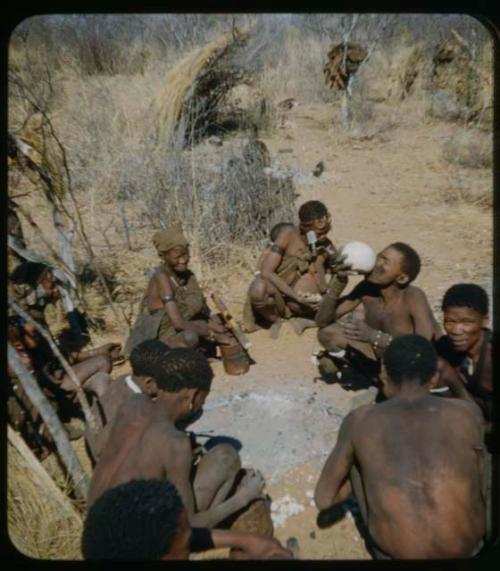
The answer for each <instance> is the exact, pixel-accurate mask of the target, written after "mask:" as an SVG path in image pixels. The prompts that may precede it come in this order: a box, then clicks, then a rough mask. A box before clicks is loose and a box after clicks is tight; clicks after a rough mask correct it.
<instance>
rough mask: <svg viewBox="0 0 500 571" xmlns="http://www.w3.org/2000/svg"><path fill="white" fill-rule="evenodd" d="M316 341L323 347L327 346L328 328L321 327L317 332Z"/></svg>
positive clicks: (328, 339) (328, 338)
mask: <svg viewBox="0 0 500 571" xmlns="http://www.w3.org/2000/svg"><path fill="white" fill-rule="evenodd" d="M318 341H319V342H320V344H321V345H322V346H323V347H326V346H327V345H329V341H330V333H329V332H328V327H323V328H322V329H319V330H318Z"/></svg>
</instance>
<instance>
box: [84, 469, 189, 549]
mask: <svg viewBox="0 0 500 571" xmlns="http://www.w3.org/2000/svg"><path fill="white" fill-rule="evenodd" d="M182 510H183V505H182V501H181V498H180V496H179V494H178V492H177V490H176V488H175V486H174V485H173V484H171V483H170V482H168V481H166V480H132V481H130V482H127V483H125V484H120V485H119V486H116V487H115V488H111V489H110V490H107V491H106V492H104V494H102V496H100V497H99V498H98V499H97V500H96V501H95V503H94V504H93V505H92V506H91V508H90V510H89V512H88V514H87V518H86V520H85V523H84V526H83V535H82V553H83V557H84V559H114V560H159V559H161V558H162V557H164V556H165V555H166V554H167V553H168V552H169V551H170V549H171V548H172V545H173V542H174V539H175V535H176V533H177V529H178V526H179V516H180V514H181V512H182Z"/></svg>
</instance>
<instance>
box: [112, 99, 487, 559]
mask: <svg viewBox="0 0 500 571" xmlns="http://www.w3.org/2000/svg"><path fill="white" fill-rule="evenodd" d="M335 129H340V128H339V127H334V125H333V123H332V109H331V107H329V106H327V105H317V106H314V105H307V106H306V105H299V106H298V107H296V108H293V109H292V110H291V111H290V112H289V114H288V115H287V118H286V121H285V127H284V128H283V129H278V130H277V131H276V132H274V133H273V135H272V136H270V137H267V138H266V137H265V136H263V137H262V138H263V140H264V141H265V143H266V144H267V145H268V147H269V149H270V152H271V156H272V158H273V162H274V164H275V165H279V166H280V167H283V168H289V169H290V172H293V173H295V175H296V187H297V192H298V193H299V195H300V196H299V198H298V200H297V203H298V205H300V204H301V203H302V202H305V201H306V200H310V199H317V200H321V201H323V202H324V203H325V204H326V205H327V206H328V208H329V209H330V210H331V213H332V216H333V230H332V239H333V241H334V242H335V243H336V244H337V245H338V244H342V243H345V242H348V241H350V240H362V241H366V242H368V243H369V244H371V245H372V247H373V248H374V249H376V250H379V249H381V248H383V247H384V246H386V245H388V244H389V243H391V242H394V241H404V242H407V243H409V244H410V245H411V246H413V247H414V248H415V249H416V250H417V251H418V252H419V254H420V256H421V258H422V261H423V267H422V270H421V274H420V276H419V277H418V278H417V280H416V282H415V283H416V285H419V286H420V287H422V288H423V289H424V290H425V291H426V293H427V295H428V297H429V300H430V302H431V305H432V307H433V309H434V310H435V312H436V317H437V318H438V319H439V320H440V319H441V315H440V311H439V304H440V300H441V298H442V295H443V293H444V291H445V290H446V289H447V288H448V287H449V286H450V285H452V284H453V283H456V282H459V281H474V282H476V283H479V284H481V285H483V286H484V287H486V288H487V289H488V291H490V292H491V279H492V214H491V212H490V211H486V210H481V209H480V208H478V207H477V206H474V205H471V204H466V203H459V204H455V205H450V204H447V203H446V202H445V201H444V200H443V193H445V192H446V190H447V189H449V188H450V185H452V184H453V181H454V180H455V178H456V177H460V180H461V181H462V182H463V183H464V184H466V185H470V186H478V185H479V186H481V187H482V188H491V187H492V175H491V173H490V172H489V171H485V170H464V169H462V170H460V169H457V168H452V167H450V166H449V165H448V164H447V163H445V162H444V161H443V160H442V159H441V152H442V151H441V149H442V144H443V141H445V140H446V138H447V137H448V136H449V135H450V134H451V133H452V132H453V129H454V127H453V126H450V125H447V124H443V123H440V124H425V123H423V122H422V123H417V124H416V122H415V121H413V123H408V124H406V123H402V124H399V125H396V126H393V127H392V128H391V129H390V130H388V131H385V132H384V134H383V136H380V137H378V138H373V139H362V138H358V139H357V140H354V139H352V138H350V139H349V138H347V137H346V136H345V135H342V134H341V133H337V132H336V131H335ZM283 149H288V150H287V152H280V151H283ZM290 149H291V152H290ZM320 160H322V161H323V162H324V163H325V167H326V169H325V172H324V173H323V174H322V175H321V176H320V177H319V178H316V177H313V176H312V175H311V172H312V170H313V168H314V166H315V165H316V164H317V163H318V162H319V161H320ZM250 279H251V274H249V275H246V276H245V275H244V276H242V275H235V276H234V277H233V279H232V280H231V281H230V282H229V283H228V284H227V287H226V288H224V291H222V293H223V295H227V296H228V299H229V301H230V306H231V308H232V311H233V312H234V314H235V315H236V316H240V315H241V310H242V305H243V299H244V294H245V290H246V287H247V285H248V283H249V281H250ZM348 287H349V286H348ZM117 333H118V332H115V333H108V334H107V336H106V337H107V338H108V339H109V338H114V339H116V338H117V337H119V335H118V334H117ZM250 338H251V341H252V348H251V349H250V353H251V355H252V356H253V358H254V359H255V361H256V364H255V365H253V366H252V367H251V369H250V371H249V372H248V373H247V374H245V375H242V376H229V375H227V374H225V373H224V370H223V368H222V366H221V363H215V364H214V370H215V373H216V376H215V380H214V383H213V389H212V392H211V394H210V396H209V398H208V400H207V403H206V406H205V412H204V414H203V416H202V417H201V418H200V419H199V420H198V421H197V422H196V423H195V424H194V425H192V426H191V427H190V428H191V429H192V430H194V431H195V432H200V433H204V434H207V435H208V436H223V437H230V438H232V439H235V440H233V441H234V442H235V444H236V445H237V446H238V447H240V453H241V456H242V459H243V463H244V464H245V465H248V466H250V465H251V466H253V467H255V468H258V469H260V470H261V471H262V472H263V473H264V475H265V477H266V480H267V482H268V483H267V488H266V490H267V492H268V493H269V494H270V496H271V497H272V499H273V519H274V523H275V532H276V536H277V537H278V538H279V539H280V540H283V541H286V539H287V538H288V537H292V536H293V537H296V538H297V539H298V540H299V545H300V556H301V558H306V559H325V558H326V559H328V558H332V559H366V558H369V555H368V553H367V551H366V549H365V546H364V544H363V541H362V539H361V537H360V535H359V533H358V531H357V529H356V526H355V525H354V522H353V519H352V517H351V516H350V514H349V513H348V514H347V516H346V517H345V518H344V519H342V520H341V521H339V522H338V523H336V524H335V525H333V526H332V527H330V528H328V529H319V528H318V526H317V525H316V517H317V511H316V509H315V508H314V507H313V505H312V492H313V490H314V486H315V483H316V481H317V478H318V476H319V473H320V470H321V467H322V465H323V463H324V461H325V459H326V457H327V455H328V454H329V452H330V451H331V449H332V448H333V446H334V445H335V442H336V436H337V432H338V429H339V426H340V423H341V421H342V418H343V417H344V416H345V415H346V414H347V413H348V411H349V410H351V408H353V407H355V406H357V405H359V404H360V403H362V402H363V401H364V400H369V399H370V398H371V396H372V395H371V394H369V393H367V392H366V391H364V392H360V391H358V392H357V393H353V392H348V391H345V390H343V389H342V388H340V387H338V386H335V385H326V384H325V383H323V382H321V381H315V377H316V375H317V370H316V368H315V366H314V365H313V363H312V361H311V355H312V353H313V351H314V350H315V349H316V348H317V347H318V345H317V342H316V340H315V338H316V337H315V332H314V331H313V330H308V331H306V332H305V333H304V334H303V335H302V336H298V335H297V334H296V333H295V332H294V331H293V329H292V327H291V325H290V324H289V323H285V324H283V327H282V329H281V331H280V335H279V337H278V338H277V339H272V338H271V337H270V332H269V331H262V330H261V331H258V332H256V333H254V334H252V335H251V336H250ZM102 340H103V341H104V340H105V339H104V338H103V339H102ZM124 340H125V339H123V341H124ZM119 372H122V371H121V370H119V371H117V373H119ZM353 397H354V400H353Z"/></svg>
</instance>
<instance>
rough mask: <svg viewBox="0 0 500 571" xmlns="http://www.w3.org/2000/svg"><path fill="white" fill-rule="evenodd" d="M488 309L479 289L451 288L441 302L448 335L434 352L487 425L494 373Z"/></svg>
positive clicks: (441, 339) (489, 418)
mask: <svg viewBox="0 0 500 571" xmlns="http://www.w3.org/2000/svg"><path fill="white" fill-rule="evenodd" d="M488 305H489V304H488V294H487V293H486V292H485V291H484V289H483V288H482V287H480V286H478V285H475V284H466V283H461V284H456V285H454V286H452V287H450V288H449V289H448V290H447V292H446V293H445V294H444V297H443V302H442V309H443V318H444V320H443V324H444V329H445V331H446V333H447V335H444V336H442V337H441V338H440V339H439V341H438V342H437V350H438V353H439V354H440V355H441V356H442V357H443V358H444V359H445V360H446V361H447V363H449V364H450V365H451V366H452V367H453V368H454V369H455V371H456V372H457V373H458V375H459V377H460V379H461V381H462V382H463V384H464V386H465V388H466V390H467V391H468V393H469V394H470V395H471V396H472V398H473V399H474V400H475V401H476V403H477V404H478V405H479V407H480V408H481V410H482V411H483V415H484V417H485V419H486V420H487V421H488V422H490V421H491V413H492V406H493V370H492V332H491V329H489V328H488V321H489V316H488Z"/></svg>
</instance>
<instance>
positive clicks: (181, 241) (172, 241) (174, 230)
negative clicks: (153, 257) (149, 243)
mask: <svg viewBox="0 0 500 571" xmlns="http://www.w3.org/2000/svg"><path fill="white" fill-rule="evenodd" d="M153 244H154V245H155V248H156V251H157V252H158V254H164V253H165V252H168V251H169V250H171V249H172V248H175V247H176V246H187V245H188V241H187V239H186V237H185V236H184V233H183V231H182V224H181V223H180V222H174V223H173V224H172V226H170V227H169V228H167V229H166V230H161V231H160V232H157V233H156V234H155V235H154V236H153Z"/></svg>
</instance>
